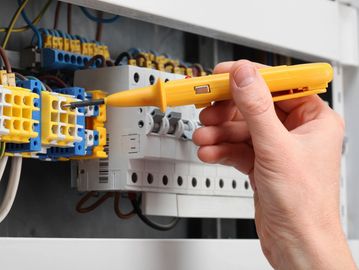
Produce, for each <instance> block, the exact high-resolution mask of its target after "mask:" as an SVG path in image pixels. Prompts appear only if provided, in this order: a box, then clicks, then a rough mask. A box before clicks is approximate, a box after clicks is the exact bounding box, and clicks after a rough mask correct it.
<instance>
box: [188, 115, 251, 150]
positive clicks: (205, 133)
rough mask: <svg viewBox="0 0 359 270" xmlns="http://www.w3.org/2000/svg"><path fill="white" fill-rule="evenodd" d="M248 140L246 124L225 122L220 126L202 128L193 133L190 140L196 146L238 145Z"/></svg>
mask: <svg viewBox="0 0 359 270" xmlns="http://www.w3.org/2000/svg"><path fill="white" fill-rule="evenodd" d="M249 138H250V134H249V130H248V127H247V124H246V122H244V121H239V122H226V123H224V124H223V125H220V126H208V127H202V128H199V129H197V130H196V131H195V133H194V134H193V137H192V140H193V142H194V143H195V144H196V145H198V146H204V145H213V144H220V143H224V142H228V143H238V142H244V141H246V140H248V139H249Z"/></svg>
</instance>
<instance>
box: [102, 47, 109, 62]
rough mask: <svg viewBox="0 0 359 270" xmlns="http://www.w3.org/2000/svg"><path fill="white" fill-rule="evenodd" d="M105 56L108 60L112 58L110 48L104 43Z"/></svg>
mask: <svg viewBox="0 0 359 270" xmlns="http://www.w3.org/2000/svg"><path fill="white" fill-rule="evenodd" d="M103 56H104V57H105V59H106V60H108V59H110V58H111V55H110V50H109V49H108V46H106V45H103Z"/></svg>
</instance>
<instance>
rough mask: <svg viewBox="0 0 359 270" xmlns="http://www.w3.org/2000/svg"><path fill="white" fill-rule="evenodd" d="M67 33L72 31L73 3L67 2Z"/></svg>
mask: <svg viewBox="0 0 359 270" xmlns="http://www.w3.org/2000/svg"><path fill="white" fill-rule="evenodd" d="M67 33H69V34H70V35H71V33H72V4H67Z"/></svg>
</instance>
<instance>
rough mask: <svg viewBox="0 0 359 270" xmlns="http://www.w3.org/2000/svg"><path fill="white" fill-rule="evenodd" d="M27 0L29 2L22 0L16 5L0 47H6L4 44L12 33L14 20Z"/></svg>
mask: <svg viewBox="0 0 359 270" xmlns="http://www.w3.org/2000/svg"><path fill="white" fill-rule="evenodd" d="M28 2H29V0H24V1H23V2H22V3H21V5H20V6H19V7H18V9H17V10H16V12H15V14H14V16H13V17H12V18H11V21H10V24H9V27H8V28H7V31H6V34H5V37H4V41H3V43H2V47H3V48H4V49H5V48H6V45H7V43H8V42H9V38H10V35H11V33H12V29H13V28H14V26H15V23H16V21H17V20H18V19H19V16H20V14H21V11H22V10H23V9H24V8H25V6H26V5H27V3H28Z"/></svg>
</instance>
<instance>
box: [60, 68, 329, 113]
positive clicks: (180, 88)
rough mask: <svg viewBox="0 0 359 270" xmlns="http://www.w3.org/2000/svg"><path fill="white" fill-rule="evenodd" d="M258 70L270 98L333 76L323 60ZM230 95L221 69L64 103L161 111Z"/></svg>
mask: <svg viewBox="0 0 359 270" xmlns="http://www.w3.org/2000/svg"><path fill="white" fill-rule="evenodd" d="M258 71H259V73H260V74H261V75H262V76H263V78H264V80H265V82H266V83H267V85H268V88H269V90H270V91H271V93H272V96H273V101H280V100H286V99H293V98H298V97H303V96H308V95H313V94H320V93H325V92H326V90H327V87H328V83H329V82H330V81H331V80H332V79H333V69H332V67H331V65H329V64H327V63H313V64H302V65H293V66H277V67H265V68H261V69H259V70H258ZM231 98H232V96H231V91H230V88H229V74H228V73H223V74H215V75H208V76H202V77H194V78H188V79H182V80H173V81H168V82H166V83H165V82H163V81H162V80H160V79H159V80H158V81H157V83H155V84H154V85H152V86H148V87H144V88H138V89H132V90H126V91H122V92H118V93H115V94H112V95H109V96H107V97H106V98H105V99H104V100H102V99H101V100H89V101H80V102H73V103H70V104H66V105H64V106H66V107H72V108H75V107H84V106H90V105H94V104H104V103H105V104H107V105H108V106H115V107H140V106H156V107H159V108H160V109H161V111H163V112H164V111H165V110H166V108H167V106H169V107H175V106H183V105H190V104H194V105H196V107H197V108H201V107H205V106H208V105H210V104H211V102H213V101H221V100H228V99H231Z"/></svg>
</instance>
